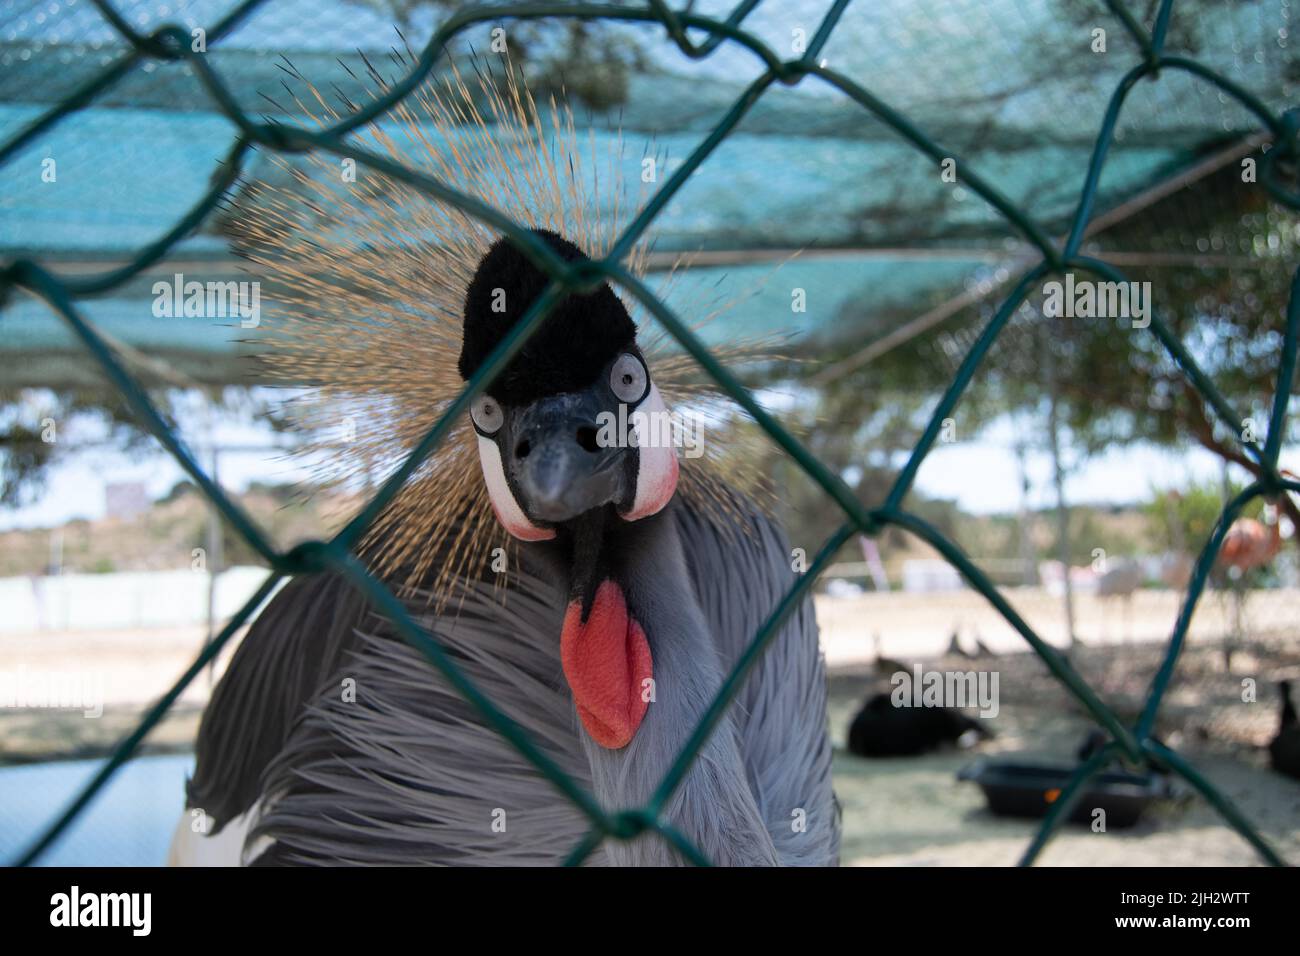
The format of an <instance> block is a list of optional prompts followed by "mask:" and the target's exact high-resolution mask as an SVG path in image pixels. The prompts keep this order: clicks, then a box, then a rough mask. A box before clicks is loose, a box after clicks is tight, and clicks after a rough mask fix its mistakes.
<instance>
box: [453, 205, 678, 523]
mask: <svg viewBox="0 0 1300 956" xmlns="http://www.w3.org/2000/svg"><path fill="white" fill-rule="evenodd" d="M535 234H536V235H538V236H539V237H540V238H542V239H543V240H544V241H545V242H546V243H547V245H549V246H550V247H551V248H552V249H553V250H554V251H555V252H556V253H558V254H559V255H560V257H561V258H563V259H565V260H566V261H575V260H584V259H586V256H585V255H584V254H583V253H582V251H581V250H580V249H578V247H577V246H575V245H573V244H572V243H570V242H569V241H568V240H566V239H564V238H562V237H561V236H558V235H556V234H555V233H552V232H545V231H541V230H536V231H535ZM547 281H548V279H547V276H546V274H545V273H544V272H542V270H540V269H539V268H537V267H536V266H534V265H533V264H532V263H531V262H530V261H529V260H528V259H527V258H526V257H525V256H524V254H523V253H522V252H520V251H519V250H518V249H517V248H515V246H514V245H513V244H511V243H510V242H509V241H508V240H506V239H501V240H499V241H498V242H496V243H495V244H494V245H493V246H492V247H491V248H490V249H489V250H488V252H487V254H486V255H485V256H484V257H483V258H482V260H481V261H480V262H479V266H478V269H477V271H476V273H475V275H474V278H473V280H472V281H471V282H470V285H469V290H468V292H467V294H466V297H465V331H464V339H463V343H462V346H461V353H460V362H459V369H460V374H461V376H462V377H463V378H466V379H468V378H469V377H470V376H472V375H473V374H474V373H475V372H476V371H477V370H478V368H479V367H480V366H481V365H482V363H483V362H484V360H485V359H486V358H487V357H488V355H489V354H490V353H491V352H492V350H493V349H494V348H495V347H496V346H497V345H498V344H499V343H500V342H501V340H502V339H503V338H505V336H506V335H507V334H508V333H509V332H510V330H511V329H512V328H513V327H514V326H515V324H516V323H517V322H518V321H519V320H520V319H521V318H522V317H523V316H524V314H525V313H526V312H527V311H528V309H529V307H530V306H531V305H532V304H533V303H534V302H535V301H536V300H537V298H538V297H539V296H540V295H541V293H542V290H543V289H544V288H545V286H546V284H547ZM470 414H471V418H472V420H473V423H474V431H475V433H476V434H477V436H478V448H479V458H480V462H481V464H482V467H483V479H484V481H485V482H486V484H487V489H488V494H489V496H490V498H491V501H492V507H493V510H494V511H495V512H496V515H497V518H498V519H499V520H500V521H501V524H502V525H503V526H504V527H505V528H506V530H507V531H509V532H510V533H511V534H512V535H514V536H515V537H516V538H520V539H522V540H525V541H541V540H547V539H550V538H554V537H555V536H556V532H557V530H559V529H561V528H563V527H564V526H566V525H568V524H570V523H571V522H573V521H575V520H577V519H579V518H581V517H583V516H585V515H588V514H589V513H591V512H593V511H598V510H601V509H606V508H609V509H611V510H612V512H613V514H614V515H615V516H617V517H618V518H620V519H621V520H626V521H635V520H637V519H639V518H644V517H646V516H648V515H652V514H654V513H656V512H657V511H659V510H660V509H662V508H663V507H664V505H666V504H667V503H668V501H669V499H671V498H672V496H673V492H674V490H675V489H676V487H677V456H676V453H675V452H674V450H673V448H672V447H671V445H670V444H668V443H664V442H659V443H658V444H655V443H653V442H652V441H651V439H653V438H655V437H656V436H657V435H659V434H660V433H661V431H662V430H659V429H656V428H655V427H654V426H653V423H654V422H656V421H660V422H661V421H662V418H661V416H665V417H666V416H667V414H668V412H667V408H666V407H665V406H664V402H663V399H662V398H661V397H660V395H659V390H658V389H657V388H655V385H654V382H652V381H651V379H650V372H649V368H648V366H647V365H646V361H645V359H644V358H643V357H642V355H641V351H640V349H638V348H637V344H636V326H635V325H633V323H632V319H631V317H630V316H629V315H628V314H627V310H626V309H625V308H624V307H623V303H622V302H620V301H619V299H618V296H616V295H615V294H614V291H613V290H612V289H611V288H610V287H609V286H608V285H604V284H602V285H601V286H599V287H598V288H597V289H595V290H594V291H592V292H587V293H575V294H571V295H568V296H567V297H566V298H564V299H563V300H562V301H560V302H559V303H558V304H556V306H555V307H554V308H553V309H552V311H551V313H550V314H549V315H548V316H547V318H546V319H545V320H544V322H543V324H542V326H541V328H540V329H539V330H538V331H537V332H536V333H535V334H534V335H533V337H532V338H531V339H530V340H529V341H528V342H527V343H526V344H525V345H524V347H523V348H522V349H521V350H520V351H519V353H518V354H516V355H515V357H514V358H513V359H512V360H511V362H510V363H509V364H508V365H507V366H506V368H505V370H504V371H503V372H502V373H501V374H500V375H498V376H497V377H496V378H495V379H494V380H493V381H492V382H491V383H490V384H489V385H488V387H487V389H486V391H485V392H484V393H483V394H481V395H480V396H479V397H478V398H477V399H475V401H474V403H473V405H472V406H471V413H470ZM652 416H653V417H652Z"/></svg>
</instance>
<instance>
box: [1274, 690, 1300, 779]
mask: <svg viewBox="0 0 1300 956" xmlns="http://www.w3.org/2000/svg"><path fill="white" fill-rule="evenodd" d="M1277 689H1278V692H1279V693H1280V694H1281V695H1282V717H1281V720H1280V721H1279V723H1278V728H1277V735H1276V736H1275V737H1274V738H1273V740H1272V742H1271V743H1270V744H1269V745H1268V755H1269V759H1270V762H1271V763H1272V764H1273V769H1274V770H1276V771H1277V772H1278V773H1282V774H1286V775H1287V776H1288V777H1294V778H1295V779H1297V780H1300V720H1297V719H1296V711H1295V704H1293V703H1292V702H1291V682H1290V681H1286V680H1283V681H1278V682H1277Z"/></svg>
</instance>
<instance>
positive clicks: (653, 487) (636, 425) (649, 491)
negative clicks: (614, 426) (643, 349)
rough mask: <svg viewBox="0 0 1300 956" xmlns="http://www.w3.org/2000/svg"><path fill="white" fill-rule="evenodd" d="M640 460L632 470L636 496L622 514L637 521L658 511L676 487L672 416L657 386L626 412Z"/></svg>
mask: <svg viewBox="0 0 1300 956" xmlns="http://www.w3.org/2000/svg"><path fill="white" fill-rule="evenodd" d="M630 417H631V419H632V428H633V436H634V441H635V442H636V446H637V448H638V449H639V451H638V456H639V458H640V463H639V465H638V467H637V472H636V497H635V498H634V499H633V501H632V507H631V509H630V510H629V511H628V512H627V513H626V514H624V515H623V518H624V519H625V520H627V521H638V520H640V519H641V518H646V517H649V516H650V515H652V514H654V513H655V512H657V511H660V510H661V509H662V508H663V507H664V505H666V504H668V502H669V501H670V500H672V497H673V492H674V491H676V490H677V449H676V447H675V446H674V444H673V426H672V419H671V418H670V417H669V414H668V407H667V406H666V405H664V400H663V398H662V397H661V396H660V395H659V389H658V388H656V387H655V386H653V385H651V386H650V394H649V395H647V396H646V397H645V401H643V402H642V403H641V405H640V406H639V407H638V408H637V410H636V411H635V412H633V413H632V415H631V416H630Z"/></svg>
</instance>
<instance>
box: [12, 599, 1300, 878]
mask: <svg viewBox="0 0 1300 956" xmlns="http://www.w3.org/2000/svg"><path fill="white" fill-rule="evenodd" d="M1007 593H1008V596H1009V598H1010V600H1011V602H1012V603H1013V605H1015V606H1016V608H1017V610H1018V611H1019V612H1020V613H1021V614H1023V615H1024V616H1025V617H1026V619H1027V620H1028V621H1029V623H1030V624H1031V625H1032V626H1034V627H1035V628H1036V629H1038V630H1039V632H1040V633H1042V634H1044V636H1046V637H1047V638H1048V639H1049V640H1050V641H1052V642H1053V643H1059V644H1063V643H1064V629H1063V627H1062V624H1061V621H1062V615H1061V610H1060V602H1059V600H1057V599H1054V598H1051V597H1050V596H1048V595H1045V594H1043V593H1042V592H1037V591H1016V590H1015V589H1012V590H1010V591H1009V592H1007ZM1297 597H1298V595H1296V594H1293V593H1289V592H1257V593H1255V594H1253V595H1251V596H1250V598H1249V599H1248V600H1247V602H1246V605H1245V612H1244V621H1245V623H1246V624H1247V625H1248V629H1247V633H1248V634H1251V636H1252V640H1251V641H1249V642H1247V643H1246V644H1245V645H1244V646H1243V647H1242V648H1241V649H1240V650H1239V651H1238V652H1237V653H1236V655H1235V657H1234V658H1233V663H1232V670H1231V671H1226V670H1224V666H1223V657H1222V654H1221V653H1220V651H1219V643H1220V639H1221V637H1222V635H1223V634H1224V633H1225V631H1226V630H1227V629H1228V627H1229V626H1230V624H1231V622H1232V619H1233V617H1232V615H1233V609H1232V606H1231V603H1230V602H1229V601H1227V600H1225V599H1223V597H1222V596H1219V595H1213V594H1212V595H1209V596H1208V597H1207V599H1206V600H1205V601H1204V602H1203V606H1202V607H1201V609H1200V610H1199V611H1198V613H1197V616H1196V618H1195V619H1194V626H1193V640H1192V642H1191V644H1190V646H1189V648H1188V651H1187V652H1186V653H1185V655H1184V660H1183V662H1182V663H1181V664H1180V669H1179V676H1180V679H1179V681H1178V682H1176V683H1175V685H1174V686H1173V687H1172V688H1171V690H1170V693H1169V696H1168V698H1167V704H1166V707H1165V708H1164V709H1163V710H1162V720H1161V723H1160V726H1159V728H1158V729H1159V732H1160V733H1161V734H1162V735H1163V738H1164V739H1165V740H1166V741H1167V742H1168V743H1170V744H1171V745H1172V746H1175V747H1176V748H1178V749H1179V750H1180V752H1182V753H1183V754H1184V755H1185V756H1187V757H1188V758H1189V759H1191V760H1192V762H1193V763H1194V764H1195V765H1196V766H1197V767H1198V768H1199V769H1200V770H1201V771H1202V772H1203V773H1204V774H1205V775H1206V776H1207V777H1208V778H1209V779H1210V780H1211V781H1212V782H1214V783H1215V784H1217V785H1219V786H1220V787H1221V788H1222V789H1223V791H1224V792H1225V793H1226V794H1227V795H1228V796H1229V797H1230V798H1231V799H1232V800H1233V801H1234V802H1236V803H1237V804H1238V805H1239V806H1240V808H1241V809H1242V811H1243V812H1244V813H1245V814H1246V815H1247V817H1248V818H1250V819H1251V820H1254V821H1257V822H1258V824H1259V825H1260V827H1261V828H1262V829H1263V831H1264V833H1265V834H1266V836H1267V837H1268V838H1270V839H1271V840H1272V841H1273V843H1274V845H1275V846H1276V847H1277V848H1278V849H1279V850H1280V851H1281V852H1282V854H1283V855H1284V856H1285V857H1287V858H1288V859H1290V860H1291V861H1292V862H1300V782H1296V781H1293V780H1288V779H1286V778H1283V777H1279V776H1278V775H1276V774H1274V773H1272V772H1271V771H1269V770H1268V769H1267V763H1266V754H1264V752H1263V750H1262V745H1263V744H1265V743H1266V741H1267V740H1268V739H1269V737H1270V736H1271V733H1272V730H1273V728H1274V726H1275V724H1276V713H1277V711H1276V699H1275V696H1274V692H1273V690H1272V681H1274V680H1275V679H1276V678H1278V677H1280V676H1285V675H1288V674H1289V675H1290V676H1293V677H1300V642H1298V641H1296V640H1295V639H1294V638H1292V637H1290V636H1289V634H1287V628H1284V627H1282V626H1280V625H1282V624H1284V623H1286V622H1287V621H1288V617H1289V616H1291V615H1293V614H1294V611H1293V609H1294V608H1295V607H1296V606H1297V604H1296V599H1297ZM1177 609H1178V596H1177V595H1175V594H1172V593H1161V592H1142V593H1140V594H1138V595H1137V596H1135V598H1134V600H1133V602H1132V605H1131V606H1130V607H1127V608H1126V607H1125V606H1124V604H1123V602H1120V601H1117V600H1116V601H1111V602H1109V603H1107V602H1102V601H1098V600H1096V599H1093V598H1090V597H1083V598H1081V599H1080V601H1079V607H1078V611H1079V616H1078V620H1079V633H1080V634H1081V636H1082V637H1083V638H1084V640H1085V642H1086V645H1085V647H1084V648H1083V649H1081V650H1078V651H1076V652H1075V653H1074V654H1073V655H1072V660H1073V661H1074V662H1075V665H1076V667H1078V669H1079V670H1080V672H1081V673H1082V674H1083V675H1084V676H1085V677H1086V678H1087V679H1088V680H1089V682H1090V683H1091V684H1092V685H1093V686H1094V687H1096V688H1097V689H1098V690H1099V692H1100V693H1101V694H1102V695H1103V697H1104V699H1106V700H1107V701H1108V702H1109V703H1111V704H1112V705H1113V706H1114V707H1115V708H1116V709H1117V711H1118V712H1119V713H1120V715H1121V717H1123V718H1125V719H1127V720H1132V719H1134V717H1135V716H1136V714H1137V713H1138V710H1139V708H1140V705H1141V702H1142V699H1143V697H1144V694H1145V690H1146V687H1147V684H1148V682H1149V679H1150V676H1151V674H1152V673H1154V670H1155V668H1156V666H1157V665H1158V662H1159V655H1160V652H1161V650H1162V647H1161V643H1158V642H1163V641H1165V640H1167V637H1168V633H1169V630H1170V628H1171V627H1172V624H1173V620H1174V617H1175V615H1176V613H1177ZM818 618H819V620H820V621H821V622H822V628H823V643H824V646H825V650H826V655H827V660H828V662H829V664H830V666H831V671H832V680H831V707H830V722H831V729H832V733H833V735H834V737H835V739H836V744H837V753H836V761H835V779H836V791H837V794H838V796H839V799H840V801H841V803H842V805H843V821H844V852H843V858H844V862H845V863H846V864H907V865H948V864H963V865H1005V864H1010V863H1014V862H1015V861H1016V860H1017V859H1018V858H1019V856H1020V854H1021V853H1022V852H1023V850H1024V848H1025V846H1026V844H1027V843H1028V841H1029V838H1030V836H1031V835H1032V833H1033V832H1034V824H1033V823H1032V822H1028V821H1017V820H1005V819H999V818H996V817H994V816H992V815H991V814H989V813H988V812H987V811H986V810H985V809H984V807H983V798H982V796H981V794H980V792H979V790H978V788H977V787H975V786H974V785H973V784H969V783H959V782H958V781H957V780H956V773H957V771H958V770H959V769H960V768H961V767H963V766H964V765H966V764H967V763H969V762H970V761H971V760H973V759H977V758H978V757H979V756H983V755H993V754H1011V753H1014V754H1015V755H1016V756H1017V758H1026V759H1027V758H1029V757H1032V756H1041V757H1046V758H1050V759H1052V760H1054V761H1056V762H1063V763H1069V762H1070V761H1071V759H1072V757H1071V755H1072V753H1073V751H1074V750H1075V749H1076V747H1077V746H1078V744H1079V742H1080V740H1081V739H1082V738H1083V736H1084V734H1085V733H1086V731H1087V729H1088V728H1089V727H1090V726H1091V724H1090V722H1089V720H1088V718H1087V717H1086V715H1085V714H1084V713H1083V712H1082V710H1081V709H1080V708H1079V707H1078V706H1077V705H1075V704H1074V703H1073V702H1072V701H1071V700H1070V699H1069V698H1068V697H1067V696H1066V695H1065V693H1064V692H1063V691H1062V690H1061V688H1060V687H1059V685H1058V684H1057V683H1056V682H1055V681H1054V680H1053V679H1052V678H1051V677H1050V675H1048V674H1047V672H1046V669H1045V668H1044V667H1043V665H1042V664H1041V662H1039V661H1038V659H1037V657H1036V656H1034V655H1032V654H1028V653H1024V652H1023V650H1024V646H1025V645H1024V642H1023V640H1022V639H1021V638H1020V637H1019V636H1018V635H1017V634H1015V632H1014V631H1012V630H1011V629H1010V627H1009V626H1007V625H1006V624H1005V622H1004V621H1003V620H1002V619H1001V617H1000V616H998V615H997V614H996V612H994V611H993V610H992V609H991V608H989V607H988V606H987V604H986V603H985V602H984V601H983V600H982V599H981V598H979V597H978V596H977V595H974V594H970V593H959V594H950V595H930V596H922V595H907V594H888V595H866V596H863V597H861V598H850V599H843V598H840V599H826V598H819V599H818ZM954 631H957V632H958V634H959V641H958V643H959V644H960V645H961V646H962V647H963V648H966V649H973V648H974V646H975V645H974V638H975V637H978V638H979V641H980V642H981V643H982V644H983V645H984V646H985V647H987V648H989V649H991V650H992V651H993V652H994V654H995V655H996V656H991V657H981V658H978V659H973V660H972V659H967V658H965V657H956V656H954V657H952V658H948V659H944V660H939V659H937V656H938V655H940V654H942V652H943V651H944V650H945V649H946V648H947V646H948V643H949V639H950V636H951V634H952V633H953V632H954ZM204 634H205V631H204V630H203V629H201V628H178V629H168V630H153V631H144V632H141V631H136V632H107V633H92V632H75V633H69V632H63V633H43V634H33V635H20V636H18V637H10V638H6V639H5V640H4V641H3V642H0V673H3V672H6V671H8V672H13V671H15V670H16V669H18V668H22V667H26V668H28V669H36V670H45V671H47V672H48V671H64V672H68V671H71V672H80V673H95V674H97V675H99V678H100V679H101V680H102V687H103V692H104V701H105V706H104V713H103V716H101V717H99V718H97V719H87V718H85V717H83V716H82V715H81V714H80V712H78V711H72V710H67V711H52V710H12V709H10V710H5V709H3V708H0V763H6V762H9V763H12V762H22V761H29V760H41V759H58V758H60V757H69V756H91V755H97V754H102V753H104V752H105V751H106V750H107V749H108V748H110V747H111V746H112V745H113V744H114V743H116V742H117V741H118V740H120V739H121V738H122V737H123V736H124V735H125V734H126V733H128V732H129V731H130V729H131V728H132V727H133V726H134V723H135V721H136V720H138V718H139V715H140V714H141V713H143V711H144V710H145V708H146V707H147V705H148V703H149V702H150V701H152V700H153V699H155V698H156V697H157V695H158V694H160V693H161V692H162V691H164V690H165V689H166V688H167V687H168V686H170V684H171V683H172V682H173V681H174V680H175V679H176V677H177V676H178V675H179V674H180V673H182V672H183V671H184V670H185V668H186V667H187V666H188V665H189V663H190V661H191V660H192V659H193V657H194V655H195V654H196V653H197V652H198V650H199V648H200V647H201V646H202V642H203V639H204ZM1257 634H1258V635H1261V636H1260V637H1258V638H1256V635H1257ZM877 636H878V637H879V641H877V640H875V638H876V637H877ZM877 645H878V647H879V653H883V654H884V655H886V656H889V657H893V658H896V659H900V660H902V661H905V662H909V663H910V662H912V661H917V660H925V661H926V662H927V663H926V666H927V667H929V668H933V669H940V668H942V669H956V670H967V669H991V670H996V671H998V673H999V676H1000V697H1001V712H1000V713H999V715H998V716H997V717H996V718H995V719H994V720H993V721H992V726H993V727H994V728H995V730H996V733H997V738H996V739H995V740H994V741H992V742H989V743H985V744H982V745H981V746H980V748H979V751H978V752H977V753H972V752H964V751H960V750H950V751H946V752H942V753H936V754H931V755H928V756H925V757H921V758H911V759H895V760H874V761H868V760H863V759H860V758H857V757H854V756H852V755H850V754H848V753H846V752H845V751H843V749H842V744H843V736H844V731H845V728H846V727H847V724H848V721H849V720H850V718H851V716H852V713H853V711H854V710H855V708H856V706H857V704H858V703H859V702H860V700H861V699H862V698H863V697H864V696H865V695H866V694H867V693H868V692H869V691H870V690H872V689H873V688H875V689H880V688H881V687H887V685H885V684H884V683H883V680H884V679H883V677H881V676H880V675H879V674H878V673H877V670H876V668H875V667H874V666H873V663H872V662H873V661H874V660H875V657H876V654H877V653H878V652H877ZM228 657H229V652H227V653H226V654H224V655H223V657H222V660H224V659H227V658H228ZM220 665H221V662H220V661H219V662H218V667H217V669H216V671H215V676H217V677H219V675H220V669H221V668H220ZM1247 678H1250V679H1254V680H1256V681H1258V684H1259V687H1260V690H1259V702H1258V703H1254V704H1244V703H1242V702H1241V700H1240V695H1241V682H1242V680H1243V679H1247ZM210 683H211V681H210V679H209V674H208V673H207V672H205V673H204V674H203V675H202V676H201V677H200V678H199V679H198V680H196V681H195V682H194V683H193V684H192V685H191V687H190V688H189V689H188V690H187V691H186V693H185V694H184V695H183V697H182V698H181V702H180V704H179V705H178V706H177V707H176V708H174V710H173V711H172V713H170V714H169V715H168V717H167V718H166V719H165V720H164V721H163V723H162V724H160V725H159V727H158V728H157V729H156V730H155V731H154V733H153V734H152V735H151V736H150V738H149V740H148V742H147V746H146V750H148V751H152V752H166V751H183V750H187V749H188V748H189V747H190V746H191V744H192V740H193V736H194V732H195V729H196V727H197V723H198V718H199V715H200V713H201V710H202V706H203V704H204V703H205V701H206V699H207V696H208V694H209V690H210ZM1040 861H1041V862H1042V863H1045V864H1073V865H1105V866H1112V865H1114V866H1122V865H1152V864H1156V865H1162V864H1163V865H1175V864H1192V865H1241V864H1250V863H1254V862H1256V861H1257V857H1256V856H1255V854H1254V851H1253V850H1252V849H1251V847H1250V846H1248V845H1247V844H1246V843H1245V842H1244V841H1243V840H1242V839H1241V837H1240V836H1239V835H1237V834H1236V833H1235V832H1234V831H1232V830H1231V829H1230V828H1228V827H1227V826H1226V825H1225V824H1224V823H1223V822H1222V821H1221V819H1220V818H1219V817H1218V815H1217V813H1216V812H1215V811H1214V810H1213V809H1212V808H1211V807H1210V806H1208V805H1207V804H1206V803H1205V802H1204V801H1203V800H1202V799H1200V798H1199V797H1194V796H1191V795H1189V796H1188V797H1187V799H1185V800H1182V801H1179V802H1174V803H1170V804H1167V805H1162V806H1160V807H1159V808H1158V809H1157V810H1156V811H1155V812H1154V813H1151V814H1149V815H1148V817H1147V818H1145V819H1144V820H1143V821H1142V822H1141V823H1140V824H1139V825H1138V826H1137V827H1136V828H1134V829H1132V830H1129V831H1118V830H1112V831H1111V832H1110V833H1103V834H1098V833H1093V832H1092V831H1091V830H1089V829H1087V828H1083V827H1076V826H1071V825H1067V826H1066V828H1065V829H1063V830H1062V831H1061V833H1060V835H1059V836H1058V837H1057V838H1056V839H1055V840H1054V841H1053V842H1052V843H1051V844H1050V845H1049V846H1048V848H1047V849H1046V851H1045V852H1044V854H1043V855H1042V857H1041V858H1040Z"/></svg>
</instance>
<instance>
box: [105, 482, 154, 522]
mask: <svg viewBox="0 0 1300 956" xmlns="http://www.w3.org/2000/svg"><path fill="white" fill-rule="evenodd" d="M148 510H149V495H148V493H147V492H146V491H145V490H144V482H143V481H110V482H109V483H108V484H106V485H104V514H105V515H106V516H107V517H109V518H121V519H122V520H124V521H130V520H131V519H132V518H138V517H139V516H140V515H142V514H144V513H145V512H146V511H148Z"/></svg>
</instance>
